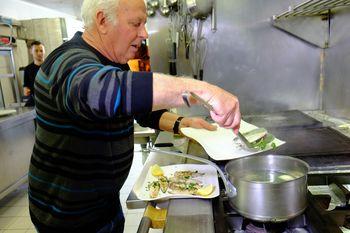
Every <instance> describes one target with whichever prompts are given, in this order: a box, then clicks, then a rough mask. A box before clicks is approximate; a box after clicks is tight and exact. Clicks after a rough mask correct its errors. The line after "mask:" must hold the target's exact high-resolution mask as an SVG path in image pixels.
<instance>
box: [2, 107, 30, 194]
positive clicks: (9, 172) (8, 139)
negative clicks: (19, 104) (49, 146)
mask: <svg viewBox="0 0 350 233" xmlns="http://www.w3.org/2000/svg"><path fill="white" fill-rule="evenodd" d="M34 118H35V113H34V110H33V109H31V108H17V109H16V113H14V114H11V115H7V116H0V199H1V198H3V197H4V196H5V195H7V194H8V193H10V192H11V191H13V190H15V189H16V188H17V187H18V186H19V185H20V184H22V183H23V182H25V181H26V180H27V174H28V168H29V161H30V156H31V154H32V150H33V145H34V138H35V136H34Z"/></svg>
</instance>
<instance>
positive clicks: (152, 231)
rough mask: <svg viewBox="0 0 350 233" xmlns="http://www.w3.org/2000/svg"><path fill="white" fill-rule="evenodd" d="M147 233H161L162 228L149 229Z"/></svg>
mask: <svg viewBox="0 0 350 233" xmlns="http://www.w3.org/2000/svg"><path fill="white" fill-rule="evenodd" d="M148 233H163V229H153V228H151V229H149V231H148Z"/></svg>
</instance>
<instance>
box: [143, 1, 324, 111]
mask: <svg viewBox="0 0 350 233" xmlns="http://www.w3.org/2000/svg"><path fill="white" fill-rule="evenodd" d="M301 2H302V1H277V0H234V1H231V0H230V1H223V0H217V28H218V30H217V31H216V33H212V32H211V31H210V18H208V19H207V20H206V21H205V23H204V25H203V34H204V35H205V36H206V37H207V38H208V42H209V43H208V57H207V59H206V64H205V67H204V80H206V81H208V82H210V83H213V84H216V85H219V86H220V87H222V88H224V89H226V90H228V91H230V92H232V93H234V94H236V95H238V97H239V99H240V102H241V108H242V111H243V113H259V112H273V111H281V110H289V109H301V110H308V109H318V104H319V76H320V54H321V50H320V49H318V48H317V47H316V46H313V45H311V44H309V43H307V42H305V41H302V40H300V39H298V38H296V37H294V36H292V35H290V34H288V33H286V32H284V31H281V30H279V29H277V28H275V27H273V26H272V25H271V22H270V17H271V16H272V15H275V14H278V13H281V12H284V11H285V10H286V9H288V6H289V5H296V4H298V3H301ZM163 21H166V19H164V18H160V17H159V16H157V17H155V18H153V19H150V20H149V27H150V28H151V29H152V30H154V29H155V28H160V29H161V30H160V31H167V29H164V27H167V25H165V24H164V23H161V22H163ZM305 30H307V28H306V29H305ZM152 36H154V37H158V38H157V39H156V41H157V44H155V45H153V43H154V41H153V39H152ZM159 36H160V37H161V36H162V34H161V33H158V34H153V35H151V39H150V48H151V57H152V67H153V69H154V70H155V71H163V72H164V71H165V68H164V62H165V60H164V53H166V51H164V49H162V45H161V44H162V43H163V44H164V43H165V42H164V41H165V38H163V39H161V38H160V37H159ZM163 36H164V33H163ZM181 47H182V46H181ZM179 57H180V60H181V62H180V63H184V64H186V62H188V61H187V60H185V59H184V56H179ZM183 72H184V73H185V74H188V75H190V74H191V73H190V72H189V73H187V72H188V70H186V69H184V71H183Z"/></svg>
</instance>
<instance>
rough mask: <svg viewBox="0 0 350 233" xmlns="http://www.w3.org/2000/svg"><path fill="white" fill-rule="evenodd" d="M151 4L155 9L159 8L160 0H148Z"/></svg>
mask: <svg viewBox="0 0 350 233" xmlns="http://www.w3.org/2000/svg"><path fill="white" fill-rule="evenodd" d="M147 4H149V5H150V6H152V8H153V9H155V10H156V9H158V8H159V1H158V0H149V1H148V2H147Z"/></svg>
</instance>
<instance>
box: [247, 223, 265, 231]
mask: <svg viewBox="0 0 350 233" xmlns="http://www.w3.org/2000/svg"><path fill="white" fill-rule="evenodd" d="M245 232H246V233H267V231H266V230H265V228H264V226H262V227H261V226H256V225H254V224H253V223H249V224H248V226H246V228H245Z"/></svg>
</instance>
